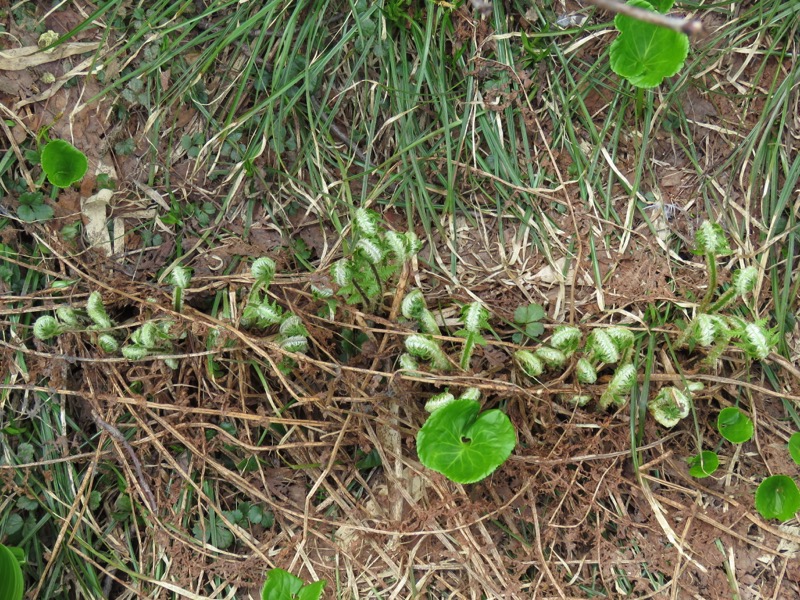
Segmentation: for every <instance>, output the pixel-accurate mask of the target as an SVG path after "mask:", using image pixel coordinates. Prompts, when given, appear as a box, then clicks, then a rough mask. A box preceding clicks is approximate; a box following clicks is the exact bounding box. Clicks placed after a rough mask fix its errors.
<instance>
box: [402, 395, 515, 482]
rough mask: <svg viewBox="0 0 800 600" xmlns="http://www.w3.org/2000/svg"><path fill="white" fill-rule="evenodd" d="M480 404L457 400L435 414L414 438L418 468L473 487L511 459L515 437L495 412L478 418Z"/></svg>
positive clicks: (472, 401) (507, 419)
mask: <svg viewBox="0 0 800 600" xmlns="http://www.w3.org/2000/svg"><path fill="white" fill-rule="evenodd" d="M479 411H480V404H478V403H477V402H475V401H474V400H463V399H459V400H456V401H454V402H451V403H450V404H448V405H447V406H444V407H442V408H440V409H438V410H436V411H434V412H433V414H432V415H431V416H430V417H429V418H428V420H427V421H426V422H425V425H423V426H422V429H420V430H419V433H418V434H417V454H418V455H419V459H420V460H421V461H422V464H423V465H425V466H426V467H428V468H429V469H432V470H434V471H437V472H439V473H442V474H443V475H445V476H446V477H448V478H449V479H450V480H452V481H455V482H456V483H475V482H476V481H480V480H481V479H483V478H484V477H486V476H488V475H489V474H491V473H492V472H493V471H494V470H495V469H496V468H497V467H499V466H500V465H501V464H503V463H504V462H505V461H506V459H507V458H508V457H509V456H510V455H511V452H512V451H513V450H514V446H516V444H517V435H516V432H515V431H514V426H513V425H512V424H511V421H510V420H509V418H508V416H506V414H505V413H503V412H502V411H499V410H496V409H494V410H487V411H486V412H484V413H481V414H480V415H478V413H479Z"/></svg>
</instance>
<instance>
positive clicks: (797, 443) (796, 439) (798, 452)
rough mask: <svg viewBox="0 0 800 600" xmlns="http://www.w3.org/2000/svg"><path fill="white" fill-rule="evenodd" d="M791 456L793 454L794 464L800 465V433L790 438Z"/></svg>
mask: <svg viewBox="0 0 800 600" xmlns="http://www.w3.org/2000/svg"><path fill="white" fill-rule="evenodd" d="M789 454H791V456H792V460H793V461H794V464H796V465H800V432H797V433H793V434H792V437H790V438H789Z"/></svg>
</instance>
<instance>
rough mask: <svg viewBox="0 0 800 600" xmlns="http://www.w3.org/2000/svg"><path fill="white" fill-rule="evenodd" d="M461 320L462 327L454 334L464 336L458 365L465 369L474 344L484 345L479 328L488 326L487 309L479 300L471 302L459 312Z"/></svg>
mask: <svg viewBox="0 0 800 600" xmlns="http://www.w3.org/2000/svg"><path fill="white" fill-rule="evenodd" d="M461 322H462V323H463V324H464V329H459V330H458V331H456V332H455V335H457V336H458V337H461V338H464V347H463V349H462V350H461V360H460V361H459V365H460V366H461V370H462V371H467V370H468V369H469V363H470V360H471V359H472V353H473V351H474V350H475V346H476V345H478V346H485V345H486V339H485V338H484V337H483V336H482V335H481V329H488V328H489V311H488V310H486V308H484V306H483V305H482V304H481V303H480V302H472V303H470V304H467V305H466V306H464V308H463V310H462V312H461Z"/></svg>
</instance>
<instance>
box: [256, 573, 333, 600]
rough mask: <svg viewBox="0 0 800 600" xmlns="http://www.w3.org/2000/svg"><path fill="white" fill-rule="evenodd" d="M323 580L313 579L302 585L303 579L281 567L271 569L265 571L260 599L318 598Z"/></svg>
mask: <svg viewBox="0 0 800 600" xmlns="http://www.w3.org/2000/svg"><path fill="white" fill-rule="evenodd" d="M323 589H325V582H324V581H315V582H314V583H309V584H308V585H303V580H302V579H300V578H299V577H295V576H294V575H292V574H291V573H288V572H286V571H284V570H283V569H272V570H271V571H268V572H267V579H266V581H265V582H264V587H263V588H261V600H319V598H320V597H321V596H322V590H323Z"/></svg>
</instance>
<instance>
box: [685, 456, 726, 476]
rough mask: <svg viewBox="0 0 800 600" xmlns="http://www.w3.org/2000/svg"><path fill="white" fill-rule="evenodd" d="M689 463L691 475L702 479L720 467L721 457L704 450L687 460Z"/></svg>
mask: <svg viewBox="0 0 800 600" xmlns="http://www.w3.org/2000/svg"><path fill="white" fill-rule="evenodd" d="M687 462H688V463H689V475H691V476H692V477H697V478H698V479H702V478H704V477H708V476H710V475H712V474H713V473H714V471H716V470H717V468H718V467H719V456H717V453H716V452H711V451H709V450H704V451H703V452H701V453H700V454H698V455H697V456H692V457H691V458H689V459H687Z"/></svg>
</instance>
